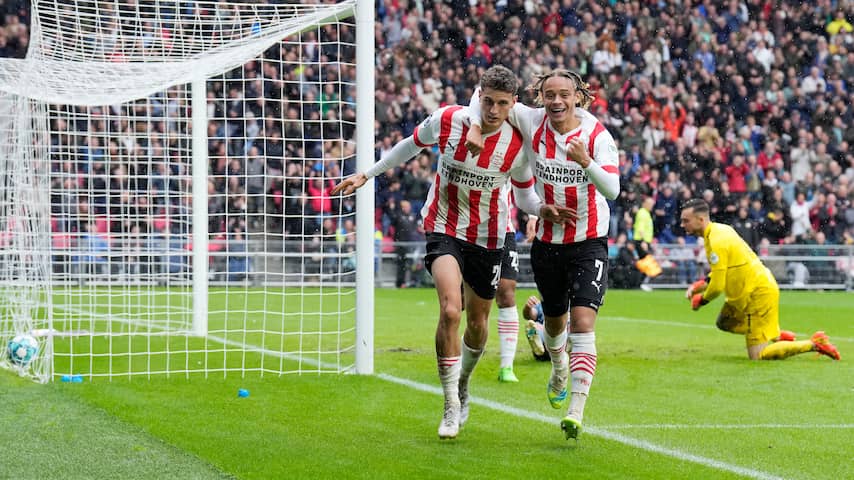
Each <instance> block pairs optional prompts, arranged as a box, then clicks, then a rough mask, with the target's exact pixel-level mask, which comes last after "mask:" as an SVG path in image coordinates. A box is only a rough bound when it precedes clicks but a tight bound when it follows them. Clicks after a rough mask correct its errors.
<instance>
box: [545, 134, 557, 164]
mask: <svg viewBox="0 0 854 480" xmlns="http://www.w3.org/2000/svg"><path fill="white" fill-rule="evenodd" d="M556 147H557V144H556V143H555V132H554V131H552V129H551V128H547V129H546V160H554V158H555V148H556Z"/></svg>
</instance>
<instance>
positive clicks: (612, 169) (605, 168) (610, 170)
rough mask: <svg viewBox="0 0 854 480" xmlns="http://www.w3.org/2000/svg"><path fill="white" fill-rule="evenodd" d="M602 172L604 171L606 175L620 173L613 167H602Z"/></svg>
mask: <svg viewBox="0 0 854 480" xmlns="http://www.w3.org/2000/svg"><path fill="white" fill-rule="evenodd" d="M602 170H605V171H606V172H608V173H614V174H619V173H620V171H619V170H617V167H615V166H613V165H602Z"/></svg>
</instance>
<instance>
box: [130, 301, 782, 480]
mask: <svg viewBox="0 0 854 480" xmlns="http://www.w3.org/2000/svg"><path fill="white" fill-rule="evenodd" d="M114 318H115V317H114ZM609 318H611V319H616V320H621V319H624V318H625V317H609ZM628 320H643V319H628ZM133 322H134V321H133V320H130V323H133ZM647 322H654V323H663V322H658V321H655V320H647ZM666 323H669V324H675V323H677V322H666ZM678 326H692V327H696V326H699V325H692V324H687V323H686V324H679V325H678ZM207 338H208V340H212V341H214V342H218V343H221V344H223V345H231V346H235V347H242V348H245V349H248V350H250V351H254V352H258V353H262V354H265V355H270V356H273V357H281V358H286V359H289V360H298V361H300V362H303V363H308V364H312V365H316V366H320V367H328V368H338V365H335V364H330V363H327V362H320V361H317V360H315V359H312V358H307V357H302V356H297V355H292V354H287V353H283V352H276V351H273V350H267V349H265V348H261V347H258V346H256V345H250V344H247V343H244V342H238V341H236V340H229V339H227V338H222V337H218V336H214V335H208V336H207ZM376 377H377V378H380V379H382V380H385V381H388V382H392V383H396V384H398V385H403V386H406V387H409V388H412V389H415V390H419V391H422V392H427V393H432V394H435V395H442V394H443V392H442V389H441V388H439V387H437V386H435V385H427V384H424V383H419V382H416V381H413V380H409V379H405V378H400V377H395V376H393V375H388V374H384V373H378V374H376ZM470 401H471V403H473V404H475V405H482V406H484V407H487V408H489V409H492V410H496V411H499V412H502V413H507V414H510V415H515V416H517V417H521V418H527V419H530V420H536V421H539V422H543V423H547V424H550V425H558V424H559V422H558V421H557V419H556V418H553V417H549V416H546V415H543V414H541V413H536V412H530V411H528V410H523V409H521V408H517V407H513V406H510V405H505V404H503V403H499V402H495V401H492V400H488V399H485V398H480V397H475V396H472V397H470ZM584 432H585V434H586V435H592V436H594V437H601V438H604V439H606V440H611V441H614V442H617V443H622V444H623V445H628V446H630V447H633V448H638V449H641V450H646V451H648V452H653V453H658V454H660V455H664V456H667V457H672V458H675V459H677V460H680V461H685V462H690V463H696V464H698V465H703V466H706V467H709V468H714V469H717V470H722V471H725V472H730V473H735V474H737V475H743V476H745V477H748V478H755V479H759V480H784V479H783V477H778V476H776V475H772V474H770V473H765V472H763V471H760V470H754V469H752V468H746V467H740V466H738V465H733V464H731V463H727V462H722V461H720V460H715V459H713V458H707V457H703V456H700V455H694V454H692V453H687V452H683V451H682V450H677V449H673V448H667V447H662V446H660V445H656V444H654V443H652V442H648V441H646V440H641V439H637V438H633V437H630V436H628V435H623V434H622V433H617V432H612V431H609V430H607V429H605V428H600V427H594V426H588V425H586V426H585V427H584Z"/></svg>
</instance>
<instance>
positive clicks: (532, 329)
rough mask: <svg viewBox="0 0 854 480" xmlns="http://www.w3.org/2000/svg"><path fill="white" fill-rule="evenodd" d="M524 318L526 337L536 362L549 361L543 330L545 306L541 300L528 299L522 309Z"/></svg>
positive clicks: (534, 297)
mask: <svg viewBox="0 0 854 480" xmlns="http://www.w3.org/2000/svg"><path fill="white" fill-rule="evenodd" d="M522 318H524V319H525V337H526V338H527V339H528V345H530V346H531V353H533V354H534V358H535V359H536V360H539V361H542V362H545V361H548V360H549V356H548V354H547V353H546V345H545V334H544V333H543V328H544V325H545V322H546V319H545V315H543V305H542V303H540V299H539V298H537V297H536V296H534V295H531V296H530V297H528V301H527V302H525V305H524V306H523V307H522Z"/></svg>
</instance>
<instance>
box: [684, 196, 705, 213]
mask: <svg viewBox="0 0 854 480" xmlns="http://www.w3.org/2000/svg"><path fill="white" fill-rule="evenodd" d="M686 208H690V209H692V210H694V213H704V214H706V215H708V214H709V204H708V203H706V201H705V200H703V199H702V198H692V199H691V200H688V201H687V202H685V203H683V204H682V210H685V209H686Z"/></svg>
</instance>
